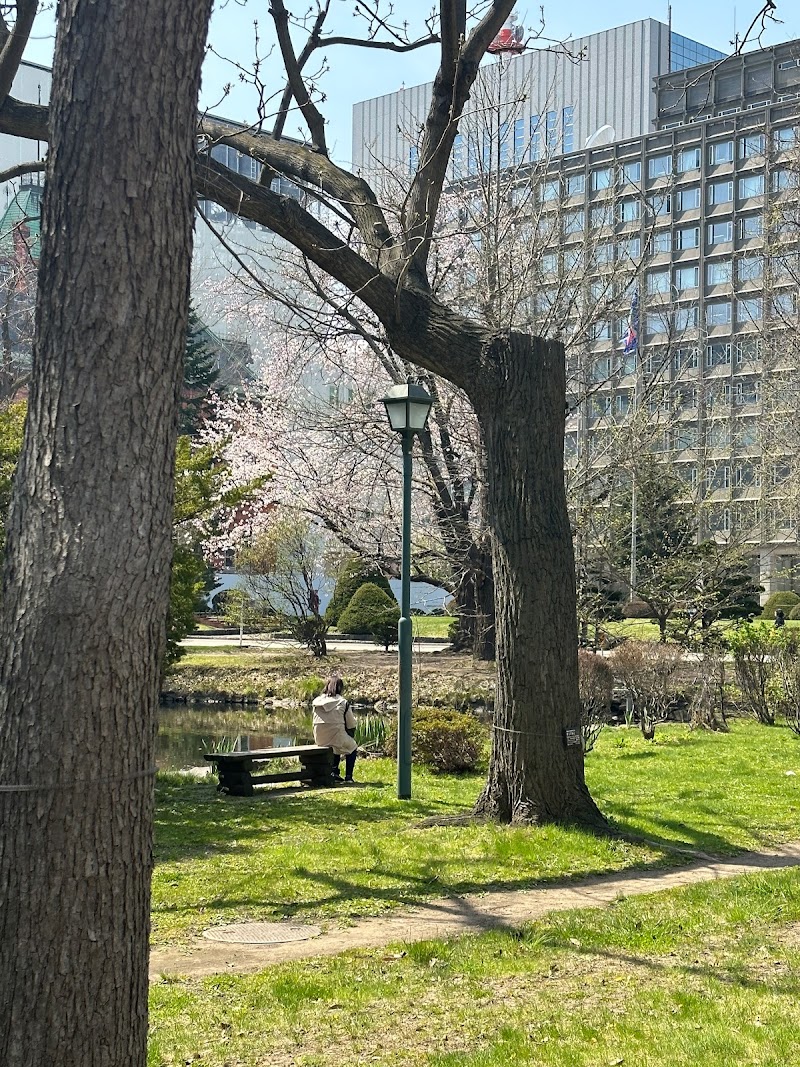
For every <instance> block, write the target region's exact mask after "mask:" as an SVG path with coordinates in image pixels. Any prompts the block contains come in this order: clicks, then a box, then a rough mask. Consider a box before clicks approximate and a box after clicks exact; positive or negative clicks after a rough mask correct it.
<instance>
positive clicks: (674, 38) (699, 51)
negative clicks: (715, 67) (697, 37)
mask: <svg viewBox="0 0 800 1067" xmlns="http://www.w3.org/2000/svg"><path fill="white" fill-rule="evenodd" d="M724 58H725V53H724V52H718V51H717V50H716V48H709V47H708V46H707V45H704V44H700V43H699V41H693V40H692V39H691V38H690V37H683V36H682V35H681V34H680V33H670V35H669V69H670V70H671V71H675V70H684V69H685V68H686V67H698V66H700V64H701V63H713V62H714V61H715V60H717V59H724Z"/></svg>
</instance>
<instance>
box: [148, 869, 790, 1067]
mask: <svg viewBox="0 0 800 1067" xmlns="http://www.w3.org/2000/svg"><path fill="white" fill-rule="evenodd" d="M798 923H800V880H799V879H798V875H797V873H796V872H794V871H792V872H780V873H770V874H764V875H755V876H749V877H746V878H739V879H735V880H733V881H731V882H722V883H716V884H714V883H711V884H706V885H701V886H696V887H692V888H690V889H684V890H678V891H672V892H668V893H660V894H654V895H652V896H648V897H640V898H635V899H630V900H623V901H621V902H619V903H617V904H615V905H613V906H611V907H609V908H606V909H602V910H593V911H587V910H583V911H574V912H564V913H561V914H558V915H554V916H553V917H552V918H549V919H547V920H543V921H541V922H537V923H534V924H530V925H529V926H526V927H524V928H523V929H522V930H520V931H504V932H496V933H491V934H485V935H482V936H478V937H466V938H462V939H459V940H457V941H430V942H423V943H420V944H414V945H408V946H403V947H401V946H398V947H397V948H395V949H389V950H385V951H382V952H379V953H362V954H350V955H346V956H340V957H335V958H333V959H320V960H313V961H309V962H307V963H302V964H290V965H283V966H279V967H274V968H271V969H269V970H268V971H265V972H263V973H261V974H256V975H248V976H242V977H239V976H235V975H223V976H219V977H215V978H209V979H204V980H195V981H192V980H181V979H171V980H169V981H164V982H162V983H161V984H157V985H156V986H154V987H153V989H152V993H151V1003H152V1009H151V1010H152V1014H151V1045H150V1058H149V1064H150V1067H177V1065H178V1064H185V1063H191V1062H195V1061H197V1062H198V1063H201V1064H205V1065H206V1067H223V1065H228V1067H245V1065H246V1067H256V1065H259V1064H266V1063H269V1064H271V1065H273V1067H289V1065H292V1064H293V1065H302V1067H323V1065H324V1067H327V1065H328V1064H330V1063H336V1062H344V1063H363V1062H368V1063H372V1064H376V1065H378V1067H383V1065H386V1067H389V1065H392V1067H412V1065H413V1067H417V1065H421V1067H509V1065H511V1064H515V1065H517V1064H520V1065H528V1064H530V1065H532V1067H533V1065H535V1067H599V1065H623V1064H624V1065H635V1067H718V1064H720V1063H727V1064H731V1065H733V1064H748V1065H758V1067H762V1065H763V1067H779V1065H780V1067H783V1065H785V1064H790V1063H795V1062H797V1039H798V1022H797V989H798V978H799V977H800V936H798V925H797V924H798Z"/></svg>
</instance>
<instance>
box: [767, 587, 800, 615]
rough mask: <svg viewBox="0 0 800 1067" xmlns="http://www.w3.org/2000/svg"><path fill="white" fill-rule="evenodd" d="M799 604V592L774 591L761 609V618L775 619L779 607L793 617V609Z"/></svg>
mask: <svg viewBox="0 0 800 1067" xmlns="http://www.w3.org/2000/svg"><path fill="white" fill-rule="evenodd" d="M798 605H800V596H798V595H797V593H773V594H772V596H770V597H768V598H767V602H766V604H764V607H763V608H762V609H761V618H762V619H774V618H775V612H776V611H777V610H778V608H783V610H784V612H785V614H786V615H788V616H789V618H791V611H792V609H793V608H796V607H797V606H798Z"/></svg>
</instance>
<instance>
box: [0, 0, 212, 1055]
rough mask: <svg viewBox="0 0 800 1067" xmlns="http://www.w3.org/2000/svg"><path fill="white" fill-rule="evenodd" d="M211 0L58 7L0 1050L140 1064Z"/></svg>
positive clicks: (1, 780) (1, 730) (27, 465)
mask: <svg viewBox="0 0 800 1067" xmlns="http://www.w3.org/2000/svg"><path fill="white" fill-rule="evenodd" d="M208 7H209V3H208V2H207V0H197V2H192V3H182V2H181V0H136V3H134V2H132V0H106V2H105V3H104V4H103V5H102V9H100V8H99V7H98V6H97V5H95V4H85V3H81V2H79V0H61V3H60V5H59V37H58V44H57V50H56V59H55V66H54V72H53V105H52V110H51V123H52V125H51V140H50V151H49V156H48V159H49V165H48V174H47V186H46V195H45V204H44V211H43V220H42V256H41V265H40V273H39V298H38V299H39V302H38V307H37V317H36V318H37V321H36V340H35V345H34V356H33V372H32V384H31V393H30V401H29V417H28V426H27V431H26V438H25V445H24V448H23V453H22V457H21V460H20V464H19V468H18V474H17V481H16V486H15V495H14V500H13V503H12V508H11V514H10V519H9V525H8V530H9V535H8V547H7V557H6V565H5V573H4V585H3V604H2V616H1V617H0V649H1V651H0V678H1V679H2V688H1V689H0V1063H2V1064H3V1067H23V1065H24V1067H44V1065H45V1064H47V1065H51V1064H52V1065H54V1067H55V1065H57V1067H95V1065H97V1067H100V1065H101V1064H102V1067H143V1065H144V1064H145V1061H146V1026H147V956H148V931H149V903H150V872H151V862H152V861H151V834H152V805H153V800H152V798H153V775H154V770H153V757H154V734H155V716H156V706H157V696H158V688H159V672H160V667H161V659H162V654H163V650H164V642H165V621H166V614H167V598H168V586H169V563H170V554H171V547H170V530H171V507H172V483H173V453H174V442H175V430H176V421H177V420H176V405H177V398H178V389H179V383H180V375H181V355H182V351H183V346H184V342H185V336H186V321H187V313H188V284H189V264H190V248H191V222H192V209H193V191H192V156H193V154H194V130H195V108H196V101H197V92H198V86H199V74H200V64H201V60H202V54H203V44H204V40H205V32H206V25H207V19H208V14H209V11H208Z"/></svg>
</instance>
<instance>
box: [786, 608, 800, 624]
mask: <svg viewBox="0 0 800 1067" xmlns="http://www.w3.org/2000/svg"><path fill="white" fill-rule="evenodd" d="M786 618H787V619H793V620H795V621H796V620H797V619H800V604H795V606H794V607H793V608H792V610H791V611H790V612H789V614H788V615H787V616H786Z"/></svg>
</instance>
